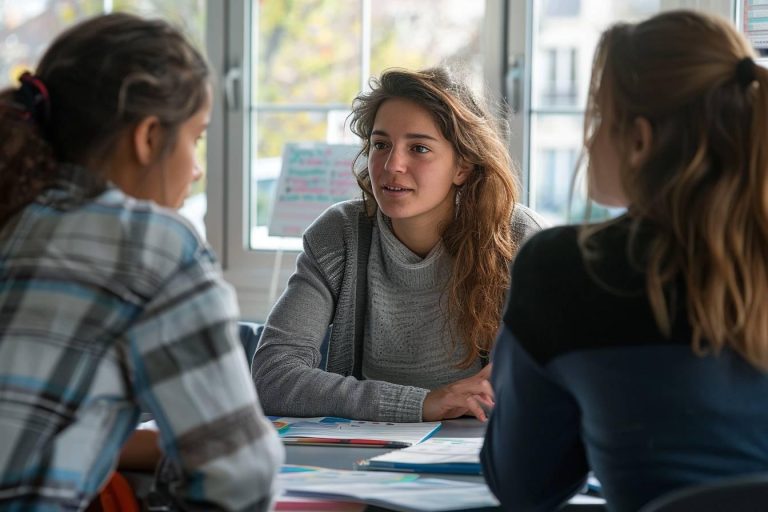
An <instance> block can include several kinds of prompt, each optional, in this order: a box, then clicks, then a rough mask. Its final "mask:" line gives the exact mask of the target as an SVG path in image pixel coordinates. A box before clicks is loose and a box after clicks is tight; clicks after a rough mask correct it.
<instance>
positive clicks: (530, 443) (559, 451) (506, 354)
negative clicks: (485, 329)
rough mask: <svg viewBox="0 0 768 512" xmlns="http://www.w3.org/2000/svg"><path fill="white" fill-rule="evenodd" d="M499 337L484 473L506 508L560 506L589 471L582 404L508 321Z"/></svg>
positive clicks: (548, 508)
mask: <svg viewBox="0 0 768 512" xmlns="http://www.w3.org/2000/svg"><path fill="white" fill-rule="evenodd" d="M496 343H497V344H496V349H495V351H494V357H493V372H492V377H491V381H492V384H493V389H494V392H495V394H496V407H495V409H494V411H493V413H492V414H491V417H490V419H489V421H488V430H487V432H486V437H485V444H484V445H483V450H482V453H481V459H482V463H483V474H484V475H485V479H486V481H487V482H488V486H489V487H490V488H491V490H492V491H493V493H494V494H495V495H496V497H497V498H498V499H499V501H500V502H501V504H502V506H503V509H504V510H526V511H539V510H541V511H547V510H554V509H556V508H557V507H558V506H559V505H560V504H561V503H563V502H564V501H566V500H567V499H568V498H570V497H571V496H572V495H573V494H575V493H576V492H577V491H578V490H579V489H580V488H581V486H582V485H583V483H584V481H585V479H586V477H587V472H588V471H589V467H588V464H587V461H586V455H585V452H584V447H583V445H582V443H581V437H580V432H579V410H578V406H577V404H576V402H575V400H574V399H573V397H572V396H571V395H570V394H569V393H567V392H566V391H565V390H564V389H562V388H561V387H560V386H559V385H557V383H555V382H553V381H552V380H551V379H550V378H548V376H547V375H546V374H545V373H544V372H543V370H542V368H541V367H540V366H539V365H538V364H537V363H536V362H535V361H534V360H533V359H532V358H531V357H530V355H529V354H528V353H527V352H526V351H525V349H524V348H523V347H522V346H521V345H520V343H518V342H517V340H516V339H515V338H514V336H513V335H512V333H511V332H510V331H509V329H507V328H506V326H503V327H502V330H501V333H500V334H499V339H498V340H497V342H496Z"/></svg>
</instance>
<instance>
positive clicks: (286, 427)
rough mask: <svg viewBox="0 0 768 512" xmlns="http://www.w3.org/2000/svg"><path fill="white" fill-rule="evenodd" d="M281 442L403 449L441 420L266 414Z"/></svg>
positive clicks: (435, 428)
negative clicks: (361, 418)
mask: <svg viewBox="0 0 768 512" xmlns="http://www.w3.org/2000/svg"><path fill="white" fill-rule="evenodd" d="M270 420H272V423H273V424H274V425H275V428H277V431H278V434H279V435H280V438H281V439H282V440H283V443H285V444H302V445H307V444H309V445H323V446H325V445H339V446H357V447H366V446H368V447H376V448H404V447H406V446H411V445H414V444H417V443H420V442H421V441H423V440H425V439H427V438H429V437H430V436H431V435H432V434H434V433H435V432H437V431H438V430H439V429H440V426H441V423H440V422H439V421H438V422H432V423H429V422H423V423H389V422H382V421H359V420H350V419H346V418H333V417H319V418H286V417H272V416H271V417H270Z"/></svg>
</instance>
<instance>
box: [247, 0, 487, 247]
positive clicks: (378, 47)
mask: <svg viewBox="0 0 768 512" xmlns="http://www.w3.org/2000/svg"><path fill="white" fill-rule="evenodd" d="M364 7H366V8H365V9H364ZM364 12H365V13H367V16H369V19H365V20H364V19H363V18H362V16H363V13H364ZM252 15H253V18H252V26H253V27H254V30H256V33H254V34H252V37H251V41H252V42H253V43H252V44H253V46H252V48H251V52H252V60H253V65H252V69H253V79H252V91H251V94H250V97H251V100H252V107H251V132H252V147H251V150H250V154H251V169H250V178H251V179H250V187H251V188H250V198H251V204H250V208H249V221H250V247H251V248H276V247H282V248H299V247H300V241H299V240H296V239H279V238H278V237H269V236H268V234H267V227H266V226H268V225H269V215H270V212H271V211H272V203H273V200H274V199H273V197H274V191H275V183H276V181H277V178H278V177H279V174H280V168H281V156H282V150H283V146H284V145H285V144H286V143H289V142H324V143H331V144H342V143H346V144H350V143H351V144H357V143H358V140H357V139H356V137H354V136H353V135H352V134H351V133H350V132H349V130H348V127H346V126H345V120H346V117H347V115H348V114H349V108H350V105H351V103H352V100H353V99H354V97H355V96H356V95H357V94H358V93H359V92H360V90H361V88H363V87H365V86H366V84H367V82H368V78H369V77H370V75H378V74H379V73H380V72H381V71H382V70H383V69H386V68H389V67H395V66H397V67H406V68H414V69H416V68H423V67H427V66H434V65H438V64H441V63H445V64H449V65H452V66H454V67H459V68H461V69H462V70H463V71H465V72H467V73H469V74H470V76H472V77H473V78H474V80H475V81H476V82H477V83H480V82H481V81H482V64H481V63H482V49H481V48H480V41H481V34H482V28H483V23H484V15H485V2H483V1H473V2H466V1H464V0H419V1H418V2H414V1H412V0H388V1H387V2H374V1H371V0H361V1H359V2H352V1H350V0H346V1H343V0H314V1H310V0H299V1H295V2H259V3H258V4H254V5H253V14H252ZM366 27H370V30H368V29H367V28H366ZM365 48H369V49H370V50H369V51H368V53H363V52H364V49H365ZM349 172H350V173H351V172H352V170H351V169H350V171H349Z"/></svg>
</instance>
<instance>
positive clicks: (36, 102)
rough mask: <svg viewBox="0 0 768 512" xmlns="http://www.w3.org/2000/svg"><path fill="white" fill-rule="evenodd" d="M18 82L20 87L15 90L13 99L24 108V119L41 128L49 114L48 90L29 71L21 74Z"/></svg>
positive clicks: (49, 100) (49, 99)
mask: <svg viewBox="0 0 768 512" xmlns="http://www.w3.org/2000/svg"><path fill="white" fill-rule="evenodd" d="M19 81H20V82H21V85H20V86H19V88H18V89H17V90H16V94H15V99H16V101H17V102H18V103H19V104H20V105H21V106H22V107H23V108H24V117H25V118H31V119H32V120H34V121H35V122H36V123H37V124H38V126H43V125H44V124H45V123H46V122H47V121H48V118H49V117H50V113H51V97H50V95H49V94H48V88H47V87H46V86H45V84H44V83H43V81H42V80H40V78H39V77H36V76H34V75H33V74H32V73H30V72H29V71H25V72H24V73H22V74H21V76H20V77H19Z"/></svg>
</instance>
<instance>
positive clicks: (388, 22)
mask: <svg viewBox="0 0 768 512" xmlns="http://www.w3.org/2000/svg"><path fill="white" fill-rule="evenodd" d="M371 10H372V13H371V16H372V22H371V25H372V37H371V47H372V52H371V73H372V74H374V75H378V74H379V73H380V72H381V71H383V70H384V69H386V68H388V67H403V68H410V69H419V68H423V67H427V66H434V65H437V64H447V65H449V66H456V67H460V68H465V69H466V70H467V71H469V72H470V73H471V74H473V75H474V76H475V77H476V78H477V79H478V80H479V79H481V78H482V53H481V48H480V40H481V35H482V26H483V20H484V17H485V2H480V1H472V2H467V1H466V0H419V1H413V0H388V1H386V2H372V8H371Z"/></svg>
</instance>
